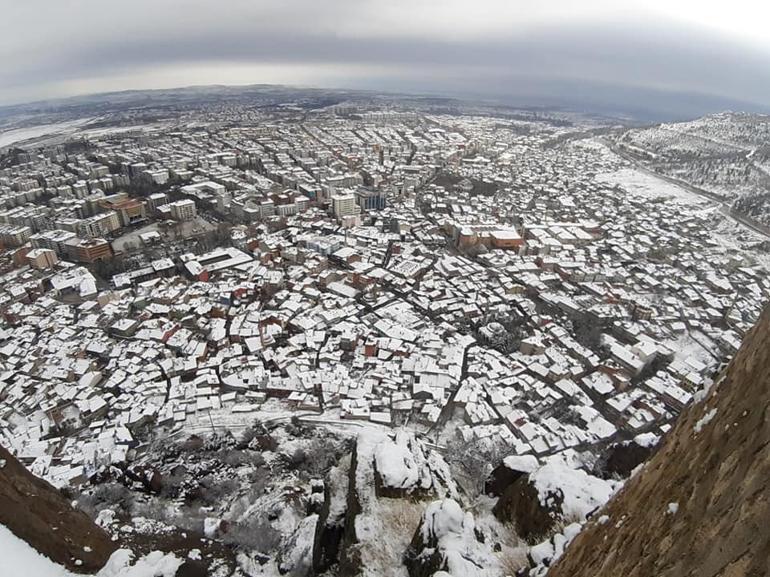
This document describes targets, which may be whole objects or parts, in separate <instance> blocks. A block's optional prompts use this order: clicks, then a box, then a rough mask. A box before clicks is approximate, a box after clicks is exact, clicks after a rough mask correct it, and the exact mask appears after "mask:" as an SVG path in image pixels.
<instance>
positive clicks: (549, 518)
mask: <svg viewBox="0 0 770 577" xmlns="http://www.w3.org/2000/svg"><path fill="white" fill-rule="evenodd" d="M563 498H564V497H563V494H562V493H561V492H558V491H553V492H549V494H548V499H547V501H545V500H544V501H541V499H540V493H539V492H538V490H537V487H535V485H534V484H533V483H532V482H531V481H530V479H529V475H522V476H520V477H519V478H518V479H517V480H516V481H514V482H513V483H511V484H510V485H508V487H507V488H506V489H505V491H503V494H502V495H501V496H500V499H499V500H498V501H497V503H496V504H495V506H494V508H493V509H492V512H493V513H494V515H495V517H497V518H498V519H499V520H500V521H501V522H503V523H507V524H510V525H513V526H514V527H516V532H517V533H518V535H519V536H520V537H521V538H522V539H524V540H525V541H527V542H528V543H530V544H532V543H536V542H538V541H540V540H541V539H542V538H543V537H545V536H547V535H548V534H549V533H550V532H551V530H552V529H553V527H554V524H555V523H556V520H557V519H558V518H559V516H560V515H561V503H562V501H563ZM545 503H547V504H545Z"/></svg>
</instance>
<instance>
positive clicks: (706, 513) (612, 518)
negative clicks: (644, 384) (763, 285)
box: [548, 308, 770, 577]
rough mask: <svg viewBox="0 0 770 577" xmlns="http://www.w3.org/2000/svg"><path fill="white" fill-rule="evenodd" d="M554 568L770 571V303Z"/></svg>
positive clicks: (677, 574) (637, 574) (670, 573)
mask: <svg viewBox="0 0 770 577" xmlns="http://www.w3.org/2000/svg"><path fill="white" fill-rule="evenodd" d="M704 396H705V399H704V400H702V401H701V402H696V403H695V404H694V405H692V406H691V407H689V408H688V409H687V410H686V411H685V412H684V413H683V414H682V415H681V417H680V418H679V421H678V422H677V424H676V426H675V427H674V429H673V430H672V431H670V432H669V434H668V435H667V436H666V438H665V439H664V440H663V443H662V445H661V446H660V447H659V448H658V450H657V452H656V453H655V455H654V456H653V457H652V459H651V460H650V461H649V462H647V463H646V464H645V465H644V467H643V469H642V470H641V471H639V472H638V473H637V474H636V475H635V476H634V477H632V478H631V479H630V480H629V481H628V482H627V483H626V485H625V487H624V488H623V490H622V491H620V492H619V493H618V494H617V495H616V496H615V497H614V498H613V499H612V500H611V501H610V502H609V503H608V504H607V506H606V507H604V509H602V511H601V512H600V514H599V515H598V516H597V517H596V519H597V520H596V521H595V522H592V523H589V524H588V525H587V526H586V527H585V528H584V530H583V531H582V532H581V533H580V534H579V535H578V536H577V537H576V538H575V539H574V540H573V541H572V542H571V544H570V545H569V546H568V547H567V549H566V551H565V552H564V554H563V555H562V557H561V558H560V559H559V561H558V562H557V563H556V564H555V565H554V567H553V568H552V569H551V570H550V571H549V573H548V575H549V577H614V576H617V575H624V576H626V577H648V576H650V575H655V576H656V577H687V576H692V577H695V576H698V577H749V576H751V577H760V576H764V575H770V531H768V519H770V308H768V309H766V310H765V312H764V313H763V315H762V317H761V319H760V321H759V322H758V323H757V325H756V326H755V327H754V329H753V330H752V331H751V332H750V333H749V334H748V335H747V336H746V338H745V339H744V343H743V345H742V346H741V348H740V350H739V351H738V353H737V354H736V356H735V358H734V359H733V361H732V362H731V363H730V365H729V367H728V368H727V370H726V372H725V374H724V375H723V378H722V379H721V380H718V382H717V384H716V385H714V387H713V388H712V390H711V391H709V392H708V393H707V394H705V395H704Z"/></svg>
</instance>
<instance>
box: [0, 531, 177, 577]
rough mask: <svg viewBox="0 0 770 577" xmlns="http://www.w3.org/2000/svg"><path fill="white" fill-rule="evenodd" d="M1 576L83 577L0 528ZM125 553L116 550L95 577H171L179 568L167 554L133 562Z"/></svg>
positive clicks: (125, 550) (130, 555)
mask: <svg viewBox="0 0 770 577" xmlns="http://www.w3.org/2000/svg"><path fill="white" fill-rule="evenodd" d="M0 553H1V554H2V560H0V575H2V576H3V577H83V576H78V575H76V574H75V573H72V572H70V571H68V570H67V569H65V568H64V567H62V566H61V565H58V564H56V563H54V562H53V561H51V560H50V559H49V558H48V557H46V556H45V555H41V554H40V553H38V552H37V551H36V550H35V549H34V548H32V547H31V546H30V545H29V544H28V543H27V542H26V541H24V540H22V539H19V538H18V537H17V536H16V535H14V534H13V533H12V532H11V531H10V530H9V529H8V528H7V527H5V526H4V525H0ZM133 558H134V555H133V553H132V552H131V551H129V550H128V549H118V550H117V551H115V553H113V554H112V556H111V557H110V559H109V560H108V561H107V564H106V565H105V566H104V567H103V568H102V569H101V571H99V573H97V574H96V576H95V577H174V575H175V574H176V570H177V569H178V568H179V566H180V565H181V564H182V559H179V558H178V557H176V556H175V555H173V554H170V553H161V552H160V551H153V552H152V553H150V554H148V555H146V556H144V557H141V558H139V559H137V560H136V562H135V563H134V564H133V565H132V564H131V562H132V561H133Z"/></svg>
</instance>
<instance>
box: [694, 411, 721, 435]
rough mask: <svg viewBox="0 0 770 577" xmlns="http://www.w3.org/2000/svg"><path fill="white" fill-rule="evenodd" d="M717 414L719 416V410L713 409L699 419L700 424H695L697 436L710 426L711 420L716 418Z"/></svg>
mask: <svg viewBox="0 0 770 577" xmlns="http://www.w3.org/2000/svg"><path fill="white" fill-rule="evenodd" d="M716 414H717V410H716V409H711V410H710V411H709V412H708V413H706V414H705V415H703V417H701V418H700V419H698V422H697V423H695V427H694V430H695V434H696V435H697V434H698V433H700V432H701V430H702V429H703V427H705V426H706V425H708V424H709V423H710V422H711V420H712V419H713V418H714V417H715V416H716Z"/></svg>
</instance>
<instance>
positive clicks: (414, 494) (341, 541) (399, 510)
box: [313, 431, 457, 576]
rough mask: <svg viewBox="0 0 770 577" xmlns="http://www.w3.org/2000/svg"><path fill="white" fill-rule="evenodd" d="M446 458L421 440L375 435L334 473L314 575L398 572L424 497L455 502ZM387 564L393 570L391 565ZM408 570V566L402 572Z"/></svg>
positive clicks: (360, 441)
mask: <svg viewBox="0 0 770 577" xmlns="http://www.w3.org/2000/svg"><path fill="white" fill-rule="evenodd" d="M454 497H457V488H456V486H455V484H454V481H453V480H452V478H451V475H450V473H449V467H448V466H447V464H446V462H445V461H444V460H443V458H442V457H441V456H440V455H439V454H438V453H436V452H435V451H433V450H430V449H428V448H427V447H425V445H424V444H423V443H422V442H420V441H418V440H417V439H416V438H415V437H414V435H412V434H409V433H407V432H404V431H400V432H398V433H397V434H395V435H390V434H386V433H380V432H375V431H367V432H365V433H362V434H361V435H359V436H358V438H357V440H356V443H355V445H354V447H353V450H352V452H351V454H350V457H349V458H348V457H345V458H344V459H342V460H341V461H340V464H339V465H338V466H337V467H335V468H334V469H332V471H331V472H330V473H329V475H327V478H326V481H325V487H324V503H323V506H322V508H321V512H320V514H319V518H318V524H317V525H316V532H315V539H314V544H313V569H314V571H315V572H316V573H322V572H324V571H327V570H328V569H330V568H331V567H333V566H334V571H335V573H336V574H338V575H341V576H352V575H359V574H361V573H362V572H364V571H363V570H364V568H366V570H367V571H368V572H369V573H370V574H378V575H388V574H390V573H389V571H390V572H394V574H397V572H398V571H396V569H398V568H397V567H395V568H394V567H393V563H398V562H399V561H400V559H401V558H402V556H403V554H404V552H405V551H406V548H407V546H408V545H409V539H410V537H411V535H412V533H413V532H414V530H415V527H416V526H417V524H418V522H419V518H420V514H421V513H422V510H423V506H424V503H422V502H421V501H422V500H424V499H436V498H454ZM385 564H387V565H385ZM401 570H403V568H401Z"/></svg>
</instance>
